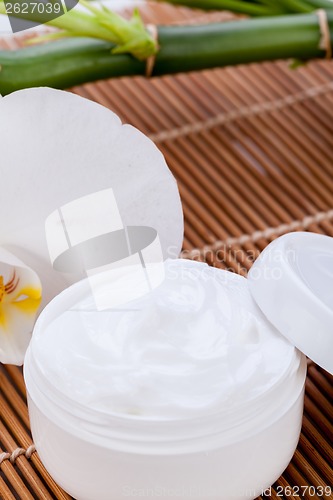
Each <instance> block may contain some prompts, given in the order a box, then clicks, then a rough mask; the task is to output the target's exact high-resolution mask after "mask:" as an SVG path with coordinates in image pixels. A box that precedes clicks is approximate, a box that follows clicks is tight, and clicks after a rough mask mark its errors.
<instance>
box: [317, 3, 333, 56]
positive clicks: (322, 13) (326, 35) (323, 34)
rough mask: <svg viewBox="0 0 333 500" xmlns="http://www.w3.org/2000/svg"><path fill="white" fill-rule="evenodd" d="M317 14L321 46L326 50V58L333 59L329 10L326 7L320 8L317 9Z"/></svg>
mask: <svg viewBox="0 0 333 500" xmlns="http://www.w3.org/2000/svg"><path fill="white" fill-rule="evenodd" d="M316 14H317V16H318V20H319V28H320V40H319V48H320V49H322V50H325V51H326V56H325V57H326V59H332V44H331V33H330V25H329V22H328V17H327V12H326V10H324V9H318V10H316Z"/></svg>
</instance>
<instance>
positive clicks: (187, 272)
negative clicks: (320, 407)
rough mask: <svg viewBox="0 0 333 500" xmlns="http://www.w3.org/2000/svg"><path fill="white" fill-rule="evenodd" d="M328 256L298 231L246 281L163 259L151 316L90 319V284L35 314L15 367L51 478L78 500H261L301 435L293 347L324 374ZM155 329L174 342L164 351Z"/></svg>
mask: <svg viewBox="0 0 333 500" xmlns="http://www.w3.org/2000/svg"><path fill="white" fill-rule="evenodd" d="M332 257H333V248H332V239H331V238H328V237H325V236H318V235H312V234H306V233H294V234H291V235H287V236H284V237H281V238H279V239H278V240H276V241H275V242H273V243H272V244H270V245H269V246H268V248H267V249H266V250H265V251H264V252H263V253H262V255H261V256H260V258H259V259H258V261H257V262H256V263H255V264H254V266H253V268H252V270H251V272H250V276H249V279H248V280H246V279H244V278H242V277H239V276H237V275H234V274H232V273H229V272H226V271H222V270H218V269H214V268H211V267H208V266H206V265H205V264H202V263H198V262H190V261H184V260H181V259H177V260H174V261H166V263H165V264H164V266H165V270H166V273H165V280H164V282H163V283H162V284H161V285H160V286H159V287H158V288H156V289H155V290H153V291H152V292H151V294H152V295H153V297H155V299H153V301H152V303H153V306H154V307H153V306H152V303H151V299H150V298H149V297H151V295H149V294H148V295H147V297H148V298H143V299H138V302H135V301H134V302H133V303H131V304H130V306H128V309H127V310H125V309H124V310H123V311H119V310H117V311H114V312H110V311H93V310H92V304H91V303H90V302H89V300H90V299H87V296H88V295H89V292H88V291H87V290H88V289H89V286H88V283H87V281H86V280H84V281H81V282H79V283H77V284H75V285H73V286H72V287H70V288H69V289H67V290H65V291H64V292H62V293H61V294H60V295H59V296H58V297H56V298H55V299H54V300H53V301H52V302H51V303H50V304H49V305H48V306H47V307H46V309H45V310H44V311H43V314H42V315H41V316H40V318H39V320H38V322H37V324H36V327H35V331H34V335H33V339H32V342H31V344H30V347H29V349H28V352H27V356H26V360H25V367H24V373H25V381H26V385H27V392H28V404H29V413H30V419H31V428H32V434H33V438H34V442H35V444H36V447H37V450H38V453H39V455H40V457H41V460H42V461H43V463H44V465H45V467H46V468H47V470H48V471H49V472H50V474H51V475H52V476H53V478H54V479H55V480H56V481H57V482H58V483H59V484H60V486H62V487H63V488H64V489H65V490H66V491H67V492H68V493H70V494H71V495H72V496H74V497H75V498H77V499H78V500H95V499H96V500H119V499H120V498H126V497H128V498H133V497H134V498H136V497H143V498H160V497H161V498H167V499H172V498H178V497H179V498H185V499H192V498H196V499H200V500H213V499H216V500H217V499H219V500H232V499H238V500H250V499H254V498H256V497H257V496H258V495H260V494H261V493H262V492H263V491H264V490H265V489H266V488H268V487H269V486H270V485H271V484H273V483H274V481H275V480H276V479H277V478H278V477H279V476H280V474H281V473H282V472H283V471H284V469H285V468H286V467H287V465H288V464H289V462H290V460H291V458H292V455H293V453H294V451H295V449H296V446H297V442H298V439H299V434H300V429H301V422H302V413H303V398H304V383H305V376H306V359H305V356H304V355H303V354H302V353H301V352H300V351H299V350H298V349H297V348H295V347H294V345H295V344H297V345H298V347H300V344H301V347H302V349H303V350H304V351H306V352H307V353H309V350H310V351H312V352H313V354H314V356H313V357H314V358H316V359H315V360H316V362H318V363H320V364H321V365H322V366H324V367H325V368H326V369H330V370H332V368H333V367H332V366H331V364H332V360H331V358H330V357H328V356H327V349H328V346H329V345H330V342H331V341H332V340H331V336H330V331H331V327H332V324H333V322H332V320H333V310H332V307H331V303H330V302H329V301H330V300H331V298H332V297H331V298H329V297H328V296H327V294H326V293H323V294H322V292H323V290H322V287H325V286H327V291H328V290H329V288H328V287H329V286H330V283H331V281H330V276H331V275H330V274H327V273H328V271H327V267H326V266H325V265H324V266H323V265H322V264H323V262H331V261H332ZM312 260H313V262H311V261H312ZM311 263H312V264H313V265H314V266H316V267H315V270H314V272H313V273H311V272H310V271H309V264H310V265H311ZM318 274H322V275H323V276H322V277H321V279H318ZM172 276H173V278H172ZM325 276H326V278H324V277H325ZM192 278H193V281H192V282H189V280H190V281H191V279H192ZM191 283H192V284H193V287H192V288H191V286H190V285H191ZM319 285H320V287H321V288H320V291H318V286H319ZM250 290H251V293H250ZM321 294H322V295H321ZM251 295H252V296H253V297H255V299H256V302H257V304H259V306H260V307H258V305H257V304H256V303H255V301H254V300H253V298H252V296H251ZM156 297H157V298H156ZM207 298H208V302H207ZM156 304H157V305H158V307H157V308H156V307H155V306H156ZM302 304H303V306H302ZM138 305H140V307H138ZM304 305H305V307H304ZM138 309H139V310H141V313H139V315H140V314H141V316H139V317H138V320H137V321H133V318H135V317H136V316H135V314H137V310H138ZM260 309H261V310H260ZM152 310H153V312H154V315H153V316H152V315H151V311H152ZM142 311H143V312H142ZM262 311H263V312H264V313H265V315H266V317H265V315H264V314H263V312H262ZM113 313H115V314H116V315H118V316H117V318H118V319H117V320H116V321H115V320H114V319H113V318H112V314H113ZM184 314H185V316H184ZM91 315H93V316H92V317H91ZM95 315H97V316H95ZM100 315H104V316H103V318H104V319H102V320H100V323H101V324H100V326H98V325H99V320H98V319H97V318H99V317H100ZM110 315H111V316H110ZM119 315H120V316H119ZM128 315H130V316H128ZM131 315H132V316H131ZM133 315H134V316H133ZM119 317H120V320H119ZM73 318H74V319H73ZM89 318H90V319H89ZM124 318H130V319H126V320H124ZM149 318H150V319H149ZM200 318H202V322H201V323H200V321H201V320H200ZM268 318H270V320H269V319H268ZM118 320H119V321H118ZM124 321H125V322H124ZM147 321H148V322H147ZM191 321H192V323H191ZM219 322H220V323H219ZM169 323H170V324H169ZM76 324H79V325H80V328H81V333H82V342H81V343H80V337H77V336H76V334H74V333H73V325H76ZM151 324H152V325H153V327H154V328H155V327H156V328H155V330H154V328H153V330H152V331H149V329H148V330H146V329H145V326H147V325H148V326H149V325H151ZM163 324H168V326H166V327H165V328H166V331H168V332H169V334H170V332H173V333H171V335H173V338H172V341H171V344H170V343H169V344H168V343H167V346H168V349H169V348H170V349H171V350H170V352H169V351H168V352H167V353H165V351H163V349H164V348H165V345H163V341H161V339H162V340H163V335H164V334H165V331H163V328H160V327H161V325H163ZM177 324H178V325H181V328H180V329H179V332H178V334H179V336H180V337H181V343H180V344H178V345H177V342H178V341H177V331H175V329H174V327H175V325H177ZM101 325H102V326H101ZM112 325H114V331H112V328H111V329H110V328H109V327H110V326H112ZM191 325H192V326H191ZM198 325H199V326H198ZM277 328H278V329H279V330H280V331H278V329H277ZM313 328H315V330H313ZM83 330H84V333H83ZM281 330H282V332H284V335H286V336H287V337H288V338H292V339H293V343H291V342H290V341H289V340H287V339H286V338H285V336H284V335H282V334H281V333H280V332H281ZM219 331H220V336H221V339H219V333H218V332H219ZM314 331H316V332H317V337H316V339H314V337H313V332H314ZM57 332H58V333H57ZM133 332H134V333H133ZM184 332H185V333H184ZM191 332H195V335H194V333H193V338H192V337H191V335H190V334H191ZM212 332H214V333H212ZM112 335H114V336H115V338H116V340H115V342H113V341H110V338H112ZM154 335H156V336H157V341H156V342H155V344H154V338H155V337H154ZM214 335H215V336H214ZM205 338H207V342H205ZM87 339H89V342H88V341H87ZM140 339H141V340H140ZM159 342H160V343H159ZM161 342H162V343H161ZM314 343H316V344H318V343H319V344H320V345H321V347H320V346H318V345H316V346H314ZM170 345H171V347H170ZM181 345H183V346H186V347H185V348H184V350H185V354H186V356H185V358H184V359H183V358H181V359H180V360H179V359H178V358H177V354H176V353H177V352H178V351H177V349H178V350H180V351H182V348H181ZM323 346H324V349H323ZM138 350H139V351H140V356H139V358H138V359H137V351H138ZM330 352H331V351H330ZM198 360H199V361H200V363H199V361H198ZM137 361H139V364H136V365H135V362H137ZM198 363H199V364H198ZM133 365H135V366H136V367H137V368H138V367H139V372H136V371H135V370H134V372H133V371H131V370H132V369H133ZM161 367H162V370H161V369H160V368H161ZM141 369H142V370H141ZM140 370H141V371H140ZM177 370H178V372H177ZM119 374H120V376H119ZM172 377H175V378H174V379H173V378H172ZM177 377H178V379H177ZM154 391H155V392H154ZM155 403H156V404H155Z"/></svg>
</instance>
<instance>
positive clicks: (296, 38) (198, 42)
mask: <svg viewBox="0 0 333 500" xmlns="http://www.w3.org/2000/svg"><path fill="white" fill-rule="evenodd" d="M328 22H329V27H330V31H331V33H332V36H331V42H332V41H333V12H329V13H328ZM158 35H159V43H160V47H161V49H160V51H159V53H158V54H157V57H156V63H155V66H154V75H162V74H170V73H177V72H184V71H194V70H202V69H207V68H214V67H222V66H228V65H235V64H245V63H252V62H260V61H265V60H275V59H289V58H295V59H300V60H308V59H313V58H317V57H324V56H325V51H323V50H322V49H320V48H319V41H320V38H321V34H320V29H319V24H318V16H317V15H316V14H315V13H312V14H300V15H291V16H279V17H270V18H257V19H250V20H242V21H233V22H229V23H217V24H209V25H204V26H160V27H159V28H158ZM113 48H114V45H113V44H110V43H108V42H103V41H99V40H92V39H82V38H69V39H63V40H60V41H57V42H54V43H50V44H44V45H40V46H32V47H27V48H24V49H20V50H17V51H0V67H1V70H0V93H1V94H3V95H5V94H8V93H10V92H13V91H14V90H18V89H22V88H26V87H36V86H43V85H46V86H50V87H55V88H68V87H71V86H73V85H79V84H82V83H84V82H88V81H95V80H97V79H102V78H109V77H117V76H126V75H143V74H144V73H145V69H146V64H145V62H144V61H139V60H137V59H135V58H133V57H132V56H130V55H127V54H120V55H114V54H112V53H111V50H112V49H113Z"/></svg>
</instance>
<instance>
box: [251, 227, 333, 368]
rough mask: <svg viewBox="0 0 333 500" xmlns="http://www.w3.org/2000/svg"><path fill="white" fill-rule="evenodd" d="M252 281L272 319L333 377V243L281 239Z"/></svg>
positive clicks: (306, 237)
mask: <svg viewBox="0 0 333 500" xmlns="http://www.w3.org/2000/svg"><path fill="white" fill-rule="evenodd" d="M248 278H249V286H250V291H251V294H252V296H253V298H254V300H255V301H256V302H257V304H258V306H259V307H260V309H261V310H262V312H263V313H264V314H265V316H266V317H267V319H268V320H269V321H270V322H271V323H272V324H273V325H274V326H275V327H276V328H277V329H278V330H279V331H280V333H281V334H282V335H284V336H285V337H286V338H287V339H288V340H289V341H290V342H291V343H292V344H293V345H295V346H296V347H297V348H298V349H299V350H300V351H302V352H303V353H304V354H306V355H307V356H308V357H309V358H311V359H312V360H313V361H314V362H315V363H317V364H318V365H319V366H321V367H322V368H324V369H325V370H327V371H329V372H330V373H332V374H333V354H332V353H333V238H331V237H329V236H324V235H320V234H315V233H305V232H296V233H290V234H286V235H284V236H281V237H280V238H278V239H277V240H275V241H273V242H272V243H271V244H270V245H268V247H267V248H266V249H265V250H264V251H263V252H262V253H261V255H260V256H259V258H258V259H257V260H256V262H255V263H254V265H253V266H252V269H251V270H250V272H249V276H248Z"/></svg>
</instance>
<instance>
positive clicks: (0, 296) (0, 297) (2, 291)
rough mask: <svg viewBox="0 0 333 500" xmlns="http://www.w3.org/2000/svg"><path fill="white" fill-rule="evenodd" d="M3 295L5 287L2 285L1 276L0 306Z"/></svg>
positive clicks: (0, 277) (1, 279)
mask: <svg viewBox="0 0 333 500" xmlns="http://www.w3.org/2000/svg"><path fill="white" fill-rule="evenodd" d="M4 295H5V286H4V284H3V276H0V304H1V302H2V299H3V296H4Z"/></svg>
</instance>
